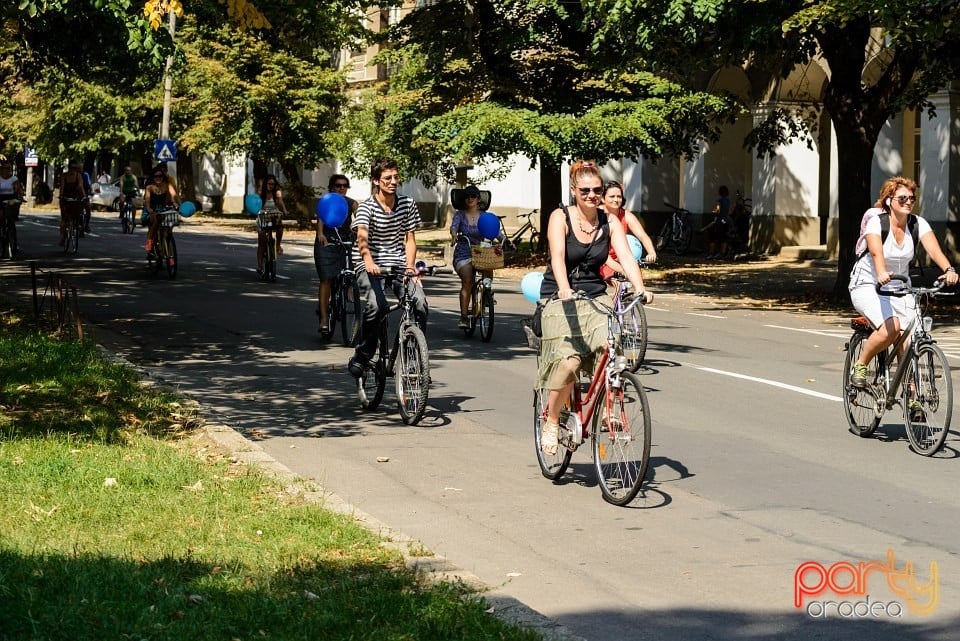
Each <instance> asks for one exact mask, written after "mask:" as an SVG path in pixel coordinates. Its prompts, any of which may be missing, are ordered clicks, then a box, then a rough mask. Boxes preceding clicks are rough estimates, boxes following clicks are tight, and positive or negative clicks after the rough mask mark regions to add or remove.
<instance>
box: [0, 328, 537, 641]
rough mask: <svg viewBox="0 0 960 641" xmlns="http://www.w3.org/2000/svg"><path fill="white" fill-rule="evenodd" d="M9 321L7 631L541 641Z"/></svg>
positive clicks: (154, 401) (68, 348)
mask: <svg viewBox="0 0 960 641" xmlns="http://www.w3.org/2000/svg"><path fill="white" fill-rule="evenodd" d="M0 320H2V322H0V333H2V338H0V487H3V488H4V491H3V492H2V493H0V603H2V604H3V606H2V607H0V639H2V640H4V641H5V640H16V639H25V640H26V639H31V640H34V639H51V640H52V639H70V640H71V641H83V640H88V639H89V640H90V641H94V640H96V641H101V640H103V639H132V640H139V639H151V640H153V639H158V640H159V639H177V640H180V641H187V640H192V639H197V640H200V639H203V640H210V639H224V640H225V641H230V640H233V639H241V640H247V639H344V640H347V639H384V640H397V641H400V640H411V641H412V640H418V641H419V640H429V639H491V640H493V639H505V640H513V639H517V640H520V639H527V640H533V639H536V638H538V637H537V636H536V635H535V634H534V633H532V632H530V631H527V630H520V629H515V628H511V627H508V626H506V625H505V624H503V623H501V622H500V621H499V620H497V619H495V618H494V617H492V616H490V615H489V614H487V613H486V612H485V611H484V610H485V608H486V605H485V603H484V602H483V600H482V599H481V598H480V597H478V596H477V595H475V594H471V593H470V592H469V591H468V590H467V589H466V588H465V587H463V586H460V585H453V584H441V585H428V584H426V583H424V582H423V581H421V580H420V579H419V578H418V577H417V576H416V575H414V574H413V573H411V572H410V571H408V570H407V569H406V568H405V567H404V565H403V559H402V558H401V556H400V555H399V553H398V552H396V551H395V550H393V549H392V548H390V547H389V546H384V545H382V542H381V540H380V539H378V538H377V537H376V536H374V535H373V534H372V533H370V532H369V531H367V530H366V529H364V528H362V527H359V526H358V525H356V524H355V523H354V522H353V521H352V520H351V519H350V518H349V517H345V516H342V515H337V514H334V513H333V512H330V511H327V510H324V509H322V507H321V506H318V505H316V504H314V503H311V502H309V501H306V500H305V499H303V498H302V497H303V493H301V492H296V491H290V488H288V487H284V486H283V485H282V484H281V483H280V482H279V481H278V480H275V479H272V478H270V477H267V476H264V475H263V474H261V473H260V472H259V471H258V470H257V469H256V468H250V467H248V466H245V465H240V464H237V463H235V462H233V461H232V459H231V458H230V457H228V456H226V455H225V453H223V452H220V451H218V450H217V449H215V448H214V447H212V446H211V444H210V443H206V442H204V441H203V440H202V439H199V438H196V437H194V436H191V435H190V430H189V427H190V425H192V424H196V423H197V419H196V416H195V413H193V412H191V411H189V410H188V409H186V408H185V405H184V404H182V403H179V402H178V401H177V399H175V397H173V396H171V395H168V394H164V393H161V392H158V391H156V390H151V389H149V388H146V387H143V386H142V385H140V383H139V382H138V381H137V379H136V377H135V376H134V375H133V374H132V373H131V372H130V371H129V370H127V369H125V368H123V367H120V366H116V365H110V364H105V363H104V362H102V361H101V360H100V359H99V358H98V357H97V354H96V351H95V350H94V349H93V348H92V346H90V345H85V344H75V343H62V342H58V341H56V340H53V339H51V338H48V337H45V336H43V335H40V334H37V333H35V332H33V331H31V330H30V329H28V328H26V327H24V325H23V324H22V322H20V321H19V320H18V319H17V318H16V317H14V316H12V315H10V314H6V315H3V316H2V317H0ZM301 489H310V488H309V487H306V488H301Z"/></svg>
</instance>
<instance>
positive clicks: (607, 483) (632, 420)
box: [533, 295, 651, 506]
mask: <svg viewBox="0 0 960 641" xmlns="http://www.w3.org/2000/svg"><path fill="white" fill-rule="evenodd" d="M578 298H584V299H586V300H589V301H590V303H591V304H592V305H593V307H594V308H595V309H596V310H597V311H598V312H600V313H602V314H604V315H606V317H607V349H606V350H605V351H604V352H603V353H602V354H601V355H600V357H599V358H598V359H597V364H596V367H595V368H594V371H593V375H592V376H590V377H589V378H582V379H581V380H579V381H577V384H576V385H574V386H573V392H572V393H571V396H570V398H569V399H566V401H565V403H564V408H563V409H562V410H561V412H560V432H559V435H558V442H559V447H558V448H557V453H556V454H553V455H550V454H545V453H544V452H543V450H542V449H541V447H540V442H541V439H540V436H541V431H542V429H543V425H544V423H545V422H546V417H547V402H548V398H549V394H550V391H549V390H547V389H543V388H541V389H537V390H534V393H533V437H534V447H535V449H536V452H537V462H538V463H539V464H540V471H541V472H542V473H543V475H544V476H545V477H547V478H548V479H550V480H551V481H556V480H557V479H559V478H560V477H561V476H562V475H563V473H564V472H565V471H566V470H567V467H568V466H569V465H570V457H571V456H573V453H574V452H575V451H576V450H577V449H578V448H579V447H580V446H581V445H582V444H583V442H584V441H586V440H587V439H592V441H593V464H594V468H595V470H596V473H597V481H598V483H599V485H600V491H601V492H602V493H603V498H604V500H606V501H607V502H609V503H612V504H614V505H621V506H622V505H627V504H628V503H630V501H632V500H633V499H634V498H635V497H636V496H637V493H638V492H639V491H640V488H641V486H642V485H643V481H644V479H645V477H646V474H647V466H648V465H649V463H650V438H651V437H650V433H651V419H650V405H649V403H648V402H647V395H646V393H645V392H644V390H643V385H642V384H641V383H640V379H639V378H637V376H636V375H635V374H633V373H632V372H630V371H629V365H628V359H627V357H626V356H625V355H624V354H622V353H621V352H620V349H621V346H620V341H619V340H617V337H618V334H619V332H620V327H621V326H622V324H623V323H624V320H623V317H624V316H627V315H629V314H630V313H631V311H632V310H633V307H634V306H635V305H639V304H641V302H642V299H641V298H639V297H637V298H635V299H634V300H633V301H632V302H631V303H630V304H628V305H625V306H623V307H622V308H620V309H613V308H610V307H607V306H606V305H604V304H603V303H600V302H598V301H596V300H593V299H589V298H586V297H584V296H579V295H578Z"/></svg>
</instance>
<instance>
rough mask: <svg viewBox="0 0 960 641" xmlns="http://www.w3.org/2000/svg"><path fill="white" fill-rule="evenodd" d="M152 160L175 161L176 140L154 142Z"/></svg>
mask: <svg viewBox="0 0 960 641" xmlns="http://www.w3.org/2000/svg"><path fill="white" fill-rule="evenodd" d="M153 158H154V159H155V160H176V159H177V141H176V140H154V141H153Z"/></svg>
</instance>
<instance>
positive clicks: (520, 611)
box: [96, 344, 586, 641]
mask: <svg viewBox="0 0 960 641" xmlns="http://www.w3.org/2000/svg"><path fill="white" fill-rule="evenodd" d="M96 348H97V351H98V352H99V353H100V355H101V356H102V357H103V358H104V359H105V360H108V361H110V362H112V363H117V364H121V365H124V366H125V367H129V368H130V369H132V370H133V371H135V372H137V374H138V375H139V376H140V378H141V380H142V381H144V382H145V383H146V384H147V385H150V386H155V387H164V388H166V389H169V390H170V391H172V392H173V393H175V394H177V395H180V396H186V397H187V398H190V396H189V394H185V393H184V392H183V391H181V390H180V389H179V386H178V385H176V384H175V383H174V382H173V381H169V380H167V379H163V378H160V377H157V376H155V375H153V374H151V373H150V372H149V371H148V370H146V369H145V368H143V367H141V366H139V365H136V364H134V363H131V362H130V361H128V360H127V359H125V358H123V357H121V356H118V355H116V354H114V353H113V352H111V351H110V350H108V349H107V348H105V347H103V346H102V345H100V344H97V345H96ZM190 401H191V402H192V403H195V404H196V406H197V407H199V408H202V407H203V405H202V404H201V403H199V402H198V401H196V400H195V399H192V398H190ZM199 431H202V432H203V433H204V434H205V435H206V436H207V437H209V438H210V439H211V440H213V441H214V442H216V443H217V444H218V445H220V446H221V447H223V448H225V449H226V450H227V451H228V452H229V453H230V455H231V456H232V457H233V458H235V459H236V460H237V461H238V462H241V463H244V464H246V465H252V466H256V467H257V468H258V469H260V470H262V471H263V472H264V473H265V474H267V475H269V476H271V477H272V478H274V479H277V480H279V481H281V482H284V484H285V485H286V488H285V489H286V491H287V492H289V493H291V494H295V495H299V496H301V497H302V498H304V499H305V500H308V501H311V502H313V503H316V504H318V505H320V506H322V507H323V508H324V509H327V510H330V511H331V512H334V513H336V514H341V515H344V516H348V517H350V518H351V519H353V521H354V522H355V523H357V524H359V525H360V526H362V527H364V528H366V529H367V530H369V531H370V532H372V533H373V534H375V535H376V536H378V537H380V538H381V539H382V542H381V545H383V546H385V547H389V548H392V549H394V550H396V551H397V552H399V553H400V554H401V555H402V556H403V559H404V565H406V567H407V568H409V569H410V570H413V571H415V572H417V573H418V574H419V575H420V576H421V577H422V578H423V579H424V580H426V581H427V582H428V583H431V584H433V583H441V582H447V583H461V584H463V585H465V586H467V587H468V588H470V589H471V590H473V591H475V592H476V593H477V594H478V595H479V596H481V597H483V599H484V600H485V601H486V602H487V603H488V604H489V606H490V607H489V608H488V609H487V612H488V613H489V614H492V615H493V616H495V617H497V618H498V619H500V620H501V621H503V622H504V623H507V624H510V625H514V626H519V627H523V628H527V629H530V630H534V631H535V632H537V633H538V634H540V635H541V636H542V637H543V638H544V639H547V640H548V641H586V640H585V639H584V638H583V637H580V636H578V635H576V634H574V633H572V632H571V631H570V630H568V629H567V628H566V627H565V626H564V625H562V624H560V623H558V622H556V621H554V620H553V619H550V618H549V617H547V616H545V615H543V614H541V613H540V612H537V611H536V610H534V609H533V608H531V607H529V606H527V605H526V604H525V603H523V602H522V601H520V600H518V599H516V598H515V597H512V596H510V595H508V594H506V593H504V592H501V591H499V590H497V589H494V588H492V587H491V586H489V585H487V584H486V583H484V582H483V581H482V580H481V579H480V578H479V577H478V576H476V575H475V574H473V573H471V572H468V571H466V570H464V569H462V568H460V567H459V566H457V565H456V564H454V563H453V562H451V561H450V560H449V559H447V558H445V557H443V556H440V555H438V554H432V555H431V556H418V555H416V554H414V553H413V552H414V550H422V549H424V546H423V545H421V544H420V542H419V541H417V540H416V539H414V538H413V537H410V536H408V535H407V534H404V533H403V532H399V531H397V530H394V529H393V528H391V527H390V526H389V525H387V524H386V523H384V522H382V521H380V520H379V519H377V518H376V517H374V516H372V515H370V514H367V513H366V512H364V511H363V510H361V509H359V508H357V507H356V506H355V505H353V504H351V503H348V502H347V501H345V500H343V499H342V498H341V497H339V496H338V495H336V494H334V493H333V492H330V491H328V490H325V489H324V488H323V487H321V486H320V485H318V484H317V482H316V481H315V480H314V479H311V478H307V477H303V476H300V475H298V474H296V473H295V472H294V471H293V470H291V469H290V468H288V467H287V466H286V465H283V464H282V463H280V462H279V461H277V460H276V459H275V458H273V457H272V456H270V455H269V454H267V453H266V452H265V451H264V450H263V448H262V447H260V446H259V445H257V444H256V443H254V442H253V441H251V440H249V439H247V438H245V437H243V436H242V435H241V434H240V433H238V432H237V431H236V430H234V429H233V428H232V427H230V426H228V425H223V424H221V423H207V422H204V424H203V425H202V427H200V428H199ZM302 480H307V481H309V483H310V485H312V486H313V487H315V488H316V489H315V490H313V491H308V492H304V491H303V489H302V487H303V485H302V484H301V483H295V481H302Z"/></svg>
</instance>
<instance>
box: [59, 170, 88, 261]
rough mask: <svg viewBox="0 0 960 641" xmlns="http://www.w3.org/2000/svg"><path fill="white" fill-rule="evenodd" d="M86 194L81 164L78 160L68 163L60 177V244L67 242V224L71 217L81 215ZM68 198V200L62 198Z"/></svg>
mask: <svg viewBox="0 0 960 641" xmlns="http://www.w3.org/2000/svg"><path fill="white" fill-rule="evenodd" d="M87 196H88V194H87V191H86V190H85V189H84V188H83V165H82V164H81V163H79V162H72V163H70V165H69V167H68V168H67V171H66V172H64V174H63V176H62V177H61V178H60V246H61V247H63V246H64V244H66V242H67V224H68V223H72V220H73V219H79V220H82V219H81V218H80V216H83V214H84V211H85V207H84V204H83V199H84V198H86V197H87ZM64 198H69V199H70V200H69V201H66V200H64Z"/></svg>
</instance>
